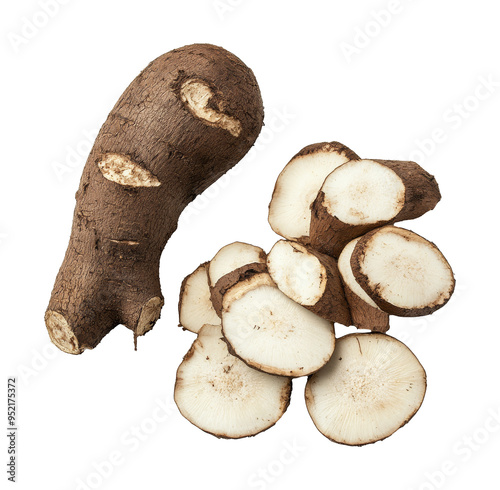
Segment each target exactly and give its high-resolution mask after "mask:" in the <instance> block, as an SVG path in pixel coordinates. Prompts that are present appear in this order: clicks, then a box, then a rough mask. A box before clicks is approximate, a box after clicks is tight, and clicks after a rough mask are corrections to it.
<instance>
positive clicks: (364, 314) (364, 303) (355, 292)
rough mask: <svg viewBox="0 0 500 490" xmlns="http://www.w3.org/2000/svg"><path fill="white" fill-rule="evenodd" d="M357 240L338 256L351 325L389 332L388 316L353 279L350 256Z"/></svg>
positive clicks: (350, 243) (351, 242)
mask: <svg viewBox="0 0 500 490" xmlns="http://www.w3.org/2000/svg"><path fill="white" fill-rule="evenodd" d="M358 241H359V238H355V239H354V240H352V241H350V242H349V243H348V244H347V245H346V246H345V247H344V249H343V250H342V253H341V254H340V256H339V262H338V266H339V271H340V276H341V277H342V282H343V283H344V293H345V297H346V299H347V302H348V304H349V308H350V311H351V318H352V323H353V324H354V326H355V327H357V328H366V329H368V330H372V331H374V332H387V330H389V315H388V314H387V313H386V312H385V311H382V310H381V309H380V308H379V307H378V306H377V304H376V303H375V302H374V301H373V300H372V299H371V298H370V296H368V295H367V294H366V292H365V291H364V289H363V288H362V287H361V286H360V285H359V284H358V282H357V281H356V279H355V278H354V274H353V272H352V268H351V256H352V252H353V251H354V248H355V247H356V244H357V243H358Z"/></svg>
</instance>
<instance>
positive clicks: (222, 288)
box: [208, 242, 267, 316]
mask: <svg viewBox="0 0 500 490" xmlns="http://www.w3.org/2000/svg"><path fill="white" fill-rule="evenodd" d="M266 270H267V267H266V253H265V252H264V250H262V249H261V248H260V247H256V246H255V245H250V244H249V243H243V242H234V243H230V244H229V245H226V246H225V247H222V248H221V249H220V250H219V251H218V252H217V253H216V254H215V256H214V258H213V259H212V260H211V261H210V264H209V266H208V278H209V283H210V294H211V299H212V304H213V306H214V309H215V311H216V313H217V314H218V315H219V316H220V315H221V314H222V298H223V296H224V294H225V293H226V291H227V290H228V289H230V288H231V287H232V286H234V285H235V284H236V283H237V282H239V281H241V280H243V279H245V278H248V277H250V276H252V275H253V274H257V273H259V272H265V271H266Z"/></svg>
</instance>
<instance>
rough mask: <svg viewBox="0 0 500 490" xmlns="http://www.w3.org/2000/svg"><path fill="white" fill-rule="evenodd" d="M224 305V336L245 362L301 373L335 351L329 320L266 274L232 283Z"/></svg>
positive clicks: (284, 373) (274, 371)
mask: <svg viewBox="0 0 500 490" xmlns="http://www.w3.org/2000/svg"><path fill="white" fill-rule="evenodd" d="M223 306H224V307H223V310H222V329H223V333H224V337H225V338H226V340H227V341H228V342H229V344H230V347H231V351H232V352H234V353H235V354H236V355H237V356H238V357H240V358H241V359H243V360H244V361H245V362H246V363H247V364H248V365H249V366H252V367H255V368H257V369H260V370H261V371H265V372H266V373H271V374H279V375H282V376H305V375H307V374H311V373H313V372H314V371H317V370H318V369H320V368H321V367H322V366H323V365H324V364H326V362H328V360H329V359H330V357H331V355H332V353H333V349H334V348H335V332H334V328H333V322H330V321H328V320H325V319H323V318H321V317H319V316H317V315H315V314H314V313H312V312H311V311H309V310H307V309H306V308H304V307H303V306H301V305H299V304H298V303H296V302H295V301H293V300H291V299H290V298H289V297H288V296H286V295H285V294H283V293H282V292H281V291H280V290H279V289H278V288H277V287H276V284H274V282H273V280H272V279H271V277H270V276H269V274H266V273H262V274H256V275H254V276H252V277H251V278H249V279H246V280H244V281H241V282H239V283H238V284H236V285H235V286H233V287H232V288H231V289H230V290H229V291H228V292H227V293H226V294H225V295H224V301H223Z"/></svg>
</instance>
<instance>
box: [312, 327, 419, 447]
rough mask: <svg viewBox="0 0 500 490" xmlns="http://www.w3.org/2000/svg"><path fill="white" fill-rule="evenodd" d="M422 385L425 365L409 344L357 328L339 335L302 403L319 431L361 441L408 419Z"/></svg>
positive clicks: (343, 440)
mask: <svg viewBox="0 0 500 490" xmlns="http://www.w3.org/2000/svg"><path fill="white" fill-rule="evenodd" d="M425 390H426V375H425V371H424V368H423V367H422V365H421V364H420V363H419V361H418V359H417V358H416V357H415V355H414V354H413V353H412V352H411V351H410V349H408V347H406V346H405V345H404V344H403V343H401V342H400V341H399V340H396V339H395V338H393V337H390V336H389V335H385V334H381V333H355V334H350V335H346V336H345V337H342V338H340V339H339V340H338V341H337V347H336V348H335V353H334V355H333V356H332V359H331V360H330V362H329V363H328V364H327V365H326V366H325V367H324V368H322V369H321V370H320V371H319V372H317V373H316V374H314V375H313V376H311V377H310V378H309V380H308V382H307V385H306V404H307V409H308V410H309V414H310V415H311V418H312V419H313V422H314V424H315V425H316V427H317V428H318V430H319V431H320V432H321V433H322V434H323V435H325V436H326V437H328V438H329V439H331V440H332V441H335V442H339V443H342V444H348V445H352V446H354V445H364V444H370V443H372V442H376V441H379V440H381V439H384V438H386V437H388V436H390V435H391V434H393V433H394V432H395V431H396V430H398V429H399V428H400V427H402V426H403V425H404V424H406V422H408V421H409V420H410V419H411V418H412V417H413V415H414V414H415V413H416V412H417V410H418V409H419V408H420V405H421V404H422V401H423V399H424V395H425Z"/></svg>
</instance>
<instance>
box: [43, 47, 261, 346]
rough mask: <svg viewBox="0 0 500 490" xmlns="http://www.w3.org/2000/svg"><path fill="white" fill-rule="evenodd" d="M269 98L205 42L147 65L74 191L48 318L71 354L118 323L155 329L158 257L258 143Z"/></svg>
mask: <svg viewBox="0 0 500 490" xmlns="http://www.w3.org/2000/svg"><path fill="white" fill-rule="evenodd" d="M263 116H264V112H263V105H262V99H261V96H260V91H259V87H258V85H257V81H256V80H255V76H254V75H253V73H252V71H251V70H250V69H249V68H248V67H247V66H246V65H245V64H244V63H243V62H242V61H241V60H240V59H238V58H237V57H236V56H234V55H233V54H232V53H229V52H228V51H226V50H225V49H223V48H221V47H218V46H213V45H210V44H193V45H190V46H184V47H182V48H179V49H174V50H173V51H170V52H169V53H166V54H164V55H162V56H160V57H159V58H157V59H156V60H154V61H153V62H151V63H150V64H149V65H148V66H147V67H146V68H145V69H144V70H143V71H142V72H141V73H140V74H139V75H138V76H137V77H136V78H135V80H133V81H132V83H131V84H130V85H129V87H128V88H127V89H126V90H125V92H124V93H123V95H122V96H121V97H120V99H119V100H118V102H117V103H116V105H115V106H114V108H113V109H112V111H111V113H110V114H109V116H108V118H107V120H106V122H105V123H104V124H103V126H102V128H101V130H100V132H99V135H98V136H97V138H96V141H95V143H94V146H93V148H92V150H91V152H90V155H89V157H88V159H87V163H86V165H85V168H84V169H83V175H82V178H81V181H80V187H79V189H78V192H77V193H76V201H77V202H76V208H75V213H74V218H73V228H72V231H71V238H70V243H69V246H68V248H67V251H66V256H65V258H64V261H63V264H62V266H61V268H60V270H59V274H58V275H57V278H56V281H55V284H54V288H53V291H52V295H51V298H50V302H49V305H48V308H47V312H46V315H45V322H46V326H47V329H48V332H49V335H50V338H51V340H52V342H53V343H54V344H55V345H56V346H57V347H59V348H60V349H61V350H63V351H64V352H68V353H70V354H80V353H81V352H83V351H84V350H85V349H92V348H94V347H95V346H96V345H97V344H99V342H100V341H101V340H102V338H103V337H104V336H105V335H106V334H108V333H109V332H110V331H111V330H112V329H113V328H114V327H115V326H116V325H118V324H122V325H124V326H126V327H127V328H129V329H130V330H132V332H133V334H134V339H135V340H137V337H138V336H140V335H144V334H145V333H146V332H148V331H149V330H151V328H153V325H154V324H155V322H156V321H157V320H158V318H159V316H160V311H161V308H162V305H163V302H164V300H163V295H162V292H161V288H160V279H159V261H160V256H161V253H162V250H163V248H164V247H165V244H166V243H167V241H168V239H169V238H170V236H171V235H172V233H173V232H174V231H175V229H176V228H177V221H178V218H179V216H180V214H181V212H182V211H183V209H184V208H185V207H186V206H187V205H188V204H189V203H190V202H191V201H192V200H193V199H194V198H195V197H196V196H197V195H198V194H200V193H202V192H203V191H204V190H205V189H206V188H207V187H208V186H210V185H211V184H212V183H214V182H215V181H216V180H217V179H218V178H219V177H220V176H221V175H223V174H224V173H225V172H227V170H229V169H230V168H231V167H233V166H234V165H236V163H238V162H239V161H240V160H241V158H243V156H244V155H245V154H246V153H247V152H248V150H249V149H250V148H251V147H252V145H253V143H254V141H255V140H256V138H257V136H258V134H259V132H260V129H261V126H262V122H263Z"/></svg>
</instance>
